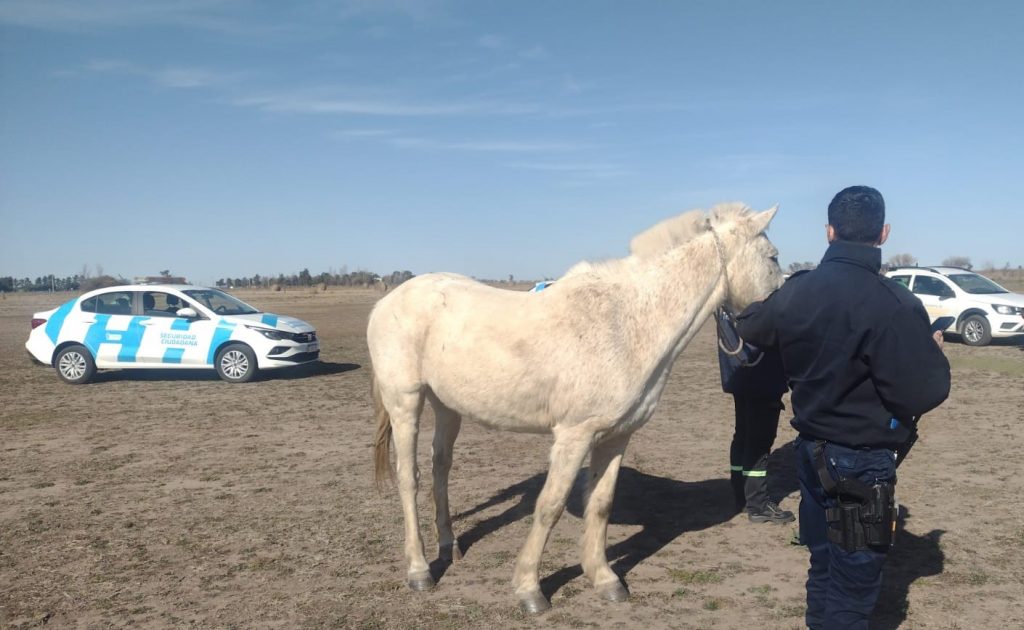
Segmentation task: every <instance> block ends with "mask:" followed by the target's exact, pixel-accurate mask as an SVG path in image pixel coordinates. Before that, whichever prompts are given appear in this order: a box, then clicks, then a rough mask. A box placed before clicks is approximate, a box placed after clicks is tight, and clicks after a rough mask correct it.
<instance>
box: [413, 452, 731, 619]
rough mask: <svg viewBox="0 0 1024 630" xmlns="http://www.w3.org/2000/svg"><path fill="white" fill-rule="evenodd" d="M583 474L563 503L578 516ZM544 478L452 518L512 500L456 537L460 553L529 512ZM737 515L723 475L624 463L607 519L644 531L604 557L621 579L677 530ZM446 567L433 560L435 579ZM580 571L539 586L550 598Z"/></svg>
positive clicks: (444, 562)
mask: <svg viewBox="0 0 1024 630" xmlns="http://www.w3.org/2000/svg"><path fill="white" fill-rule="evenodd" d="M586 475H587V470H586V469H583V470H581V471H580V473H579V475H577V477H576V482H575V484H574V486H573V489H572V491H571V493H570V495H569V501H568V504H567V506H566V508H567V510H568V511H569V513H570V514H572V515H573V516H577V517H581V518H582V516H583V491H584V488H585V486H586ZM545 478H546V474H543V473H542V474H537V475H534V476H533V477H530V478H529V479H526V480H524V481H520V482H519V483H516V484H513V485H511V486H509V487H507V488H505V489H504V490H502V491H500V492H498V493H497V494H495V495H494V496H493V497H491V498H490V499H488V500H487V501H484V502H483V503H481V504H479V505H477V506H475V507H473V508H470V509H469V510H467V511H465V512H462V513H461V514H458V515H456V516H455V520H456V521H459V520H465V519H466V518H468V517H470V516H472V515H473V514H476V513H479V512H482V511H484V510H486V509H488V508H491V507H494V506H496V505H501V504H504V503H509V502H511V503H512V504H511V505H509V506H508V507H507V508H506V509H505V510H504V511H503V512H501V513H500V514H497V515H495V516H492V517H490V518H487V519H484V520H482V521H479V522H477V523H476V524H475V525H474V526H473V527H472V528H471V529H469V530H468V531H466V532H464V533H462V534H461V535H459V537H458V538H459V543H460V547H461V548H462V551H463V552H464V553H465V552H467V551H468V550H469V549H470V548H471V547H472V546H473V545H474V544H476V542H477V541H479V540H481V539H482V538H483V537H485V536H487V535H489V534H492V533H494V532H496V531H498V530H499V529H501V528H502V527H504V526H506V525H508V524H510V523H513V522H515V521H517V520H519V519H521V518H524V517H526V516H528V515H530V514H532V513H533V509H534V504H535V502H536V500H537V495H538V493H539V492H540V490H541V487H542V486H543V485H544V480H545ZM735 515H736V510H735V508H734V506H733V503H732V494H731V490H730V486H729V480H728V479H727V478H724V477H723V478H721V479H705V480H703V481H692V482H691V481H677V480H675V479H669V478H667V477H655V476H653V475H647V474H644V473H642V472H639V471H637V470H635V469H633V468H625V467H624V468H622V469H621V470H620V472H619V479H618V484H617V486H616V491H615V502H614V504H613V507H612V514H611V518H610V521H609V522H610V523H612V524H615V525H633V526H640V527H641V528H642V529H641V530H640V531H639V532H637V533H635V534H633V535H632V536H630V537H629V538H627V539H626V540H623V541H621V542H618V543H616V544H614V545H611V546H610V547H608V550H607V553H608V560H609V562H611V565H612V569H613V570H614V571H615V572H616V573H617V574H618V575H619V577H621V578H625V576H626V575H627V574H628V573H629V572H630V571H631V570H632V569H633V568H634V567H635V566H637V565H638V564H639V563H641V562H643V561H644V560H645V559H647V558H649V557H651V556H652V555H654V554H655V553H657V552H658V551H659V550H660V549H661V548H663V547H664V546H665V545H667V544H668V543H670V542H672V541H673V540H675V539H676V538H677V537H678V536H680V535H681V534H683V533H685V532H694V531H699V530H703V529H707V528H709V527H713V526H715V525H719V524H721V523H724V522H726V521H728V520H729V519H731V518H732V517H733V516H735ZM449 565H450V563H449V562H448V561H447V560H443V559H438V560H436V561H435V562H434V563H433V564H432V565H431V571H432V573H433V574H434V576H435V578H436V579H440V578H441V576H443V575H444V573H445V572H446V571H447V569H448V566H449ZM582 574H583V569H582V567H581V566H580V565H578V564H577V565H574V566H570V567H565V568H563V569H560V570H559V571H556V572H555V573H553V574H552V575H549V576H547V577H546V578H543V579H542V580H541V590H542V591H543V592H544V595H545V596H546V597H548V598H549V599H550V598H551V596H552V594H554V593H555V592H557V591H558V589H560V588H561V587H562V586H564V585H565V584H567V583H569V582H570V581H572V580H573V579H575V578H576V577H579V576H580V575H582ZM623 581H625V580H623Z"/></svg>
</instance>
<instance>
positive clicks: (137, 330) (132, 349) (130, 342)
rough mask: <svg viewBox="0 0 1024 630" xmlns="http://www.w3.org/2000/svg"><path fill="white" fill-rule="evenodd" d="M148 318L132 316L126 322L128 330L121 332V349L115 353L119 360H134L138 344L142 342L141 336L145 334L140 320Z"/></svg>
mask: <svg viewBox="0 0 1024 630" xmlns="http://www.w3.org/2000/svg"><path fill="white" fill-rule="evenodd" d="M148 319H149V318H148V317H133V318H132V319H131V321H130V322H128V330H126V331H124V333H122V334H121V350H120V351H119V352H118V353H117V360H118V361H119V362H125V363H134V362H135V356H136V355H137V354H138V353H139V346H140V345H141V344H142V336H143V335H145V334H146V327H145V326H143V325H142V322H144V321H146V320H148Z"/></svg>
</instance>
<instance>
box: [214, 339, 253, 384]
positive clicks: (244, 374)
mask: <svg viewBox="0 0 1024 630" xmlns="http://www.w3.org/2000/svg"><path fill="white" fill-rule="evenodd" d="M216 366H217V376H219V377H221V378H222V379H224V380H225V381H227V382H229V383H247V382H249V381H251V380H252V379H253V377H254V376H256V355H255V354H253V351H252V349H250V348H249V346H246V345H243V344H240V343H232V344H229V345H226V346H224V347H223V348H221V350H220V352H218V353H217V363H216Z"/></svg>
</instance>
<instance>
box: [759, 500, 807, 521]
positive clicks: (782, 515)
mask: <svg viewBox="0 0 1024 630" xmlns="http://www.w3.org/2000/svg"><path fill="white" fill-rule="evenodd" d="M747 518H749V519H750V522H751V523H791V522H793V520H794V519H795V518H796V517H794V516H793V513H792V512H790V511H789V510H783V509H782V508H780V507H779V504H778V503H774V502H772V501H769V502H767V503H765V504H764V507H763V508H762V509H760V510H757V509H754V508H750V509H748V510H747Z"/></svg>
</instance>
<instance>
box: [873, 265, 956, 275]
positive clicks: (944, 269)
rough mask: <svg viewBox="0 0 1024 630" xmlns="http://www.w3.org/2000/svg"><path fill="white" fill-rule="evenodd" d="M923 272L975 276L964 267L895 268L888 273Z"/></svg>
mask: <svg viewBox="0 0 1024 630" xmlns="http://www.w3.org/2000/svg"><path fill="white" fill-rule="evenodd" d="M921 271H930V272H931V273H937V274H940V275H943V276H955V275H957V274H967V273H969V274H974V272H973V271H971V270H970V269H964V268H963V267H895V268H893V269H890V270H889V271H887V272H886V273H910V272H921Z"/></svg>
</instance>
